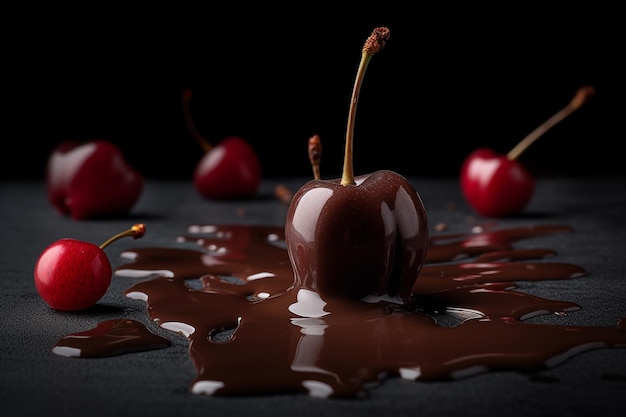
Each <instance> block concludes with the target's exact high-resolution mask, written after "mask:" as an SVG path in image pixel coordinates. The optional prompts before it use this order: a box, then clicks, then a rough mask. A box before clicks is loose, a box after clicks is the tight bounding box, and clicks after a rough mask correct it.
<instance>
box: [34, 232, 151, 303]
mask: <svg viewBox="0 0 626 417" xmlns="http://www.w3.org/2000/svg"><path fill="white" fill-rule="evenodd" d="M145 232H146V227H145V225H144V224H140V223H139V224H135V225H133V226H132V227H131V228H130V229H128V230H126V231H124V232H121V233H118V234H117V235H115V236H113V237H111V238H109V239H108V240H106V241H105V242H104V243H102V244H101V245H100V246H98V245H95V244H93V243H89V242H84V241H80V240H77V239H72V238H62V239H59V240H57V241H56V242H54V243H52V244H51V245H49V246H48V247H47V248H46V249H45V250H44V251H43V252H42V253H41V254H40V255H39V257H38V258H37V262H36V263H35V270H34V280H35V287H36V289H37V292H38V293H39V296H40V297H41V298H42V299H43V300H44V301H45V302H46V304H48V305H49V306H50V307H51V308H53V309H55V310H61V311H78V310H85V309H87V308H90V307H92V306H93V305H95V304H96V303H97V302H98V301H99V300H100V299H101V298H102V297H103V296H104V294H105V293H106V291H107V289H108V288H109V286H110V284H111V277H112V274H113V271H112V267H111V262H110V260H109V258H108V257H107V255H106V253H105V252H104V249H105V248H106V247H107V246H109V245H110V244H111V243H113V242H115V241H117V240H119V239H121V238H123V237H132V238H133V239H139V238H141V237H143V235H144V234H145Z"/></svg>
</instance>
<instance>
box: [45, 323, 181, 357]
mask: <svg viewBox="0 0 626 417" xmlns="http://www.w3.org/2000/svg"><path fill="white" fill-rule="evenodd" d="M171 344H172V343H171V342H170V341H169V340H167V339H165V338H163V337H161V336H159V335H156V334H154V333H152V332H151V331H150V330H148V328H146V327H145V326H144V325H143V324H141V323H139V322H138V321H136V320H129V319H116V320H106V321H103V322H101V323H100V324H98V325H97V326H96V327H94V328H93V329H90V330H87V331H84V332H78V333H72V334H70V335H67V336H65V337H63V338H61V339H60V340H59V341H57V343H56V344H55V345H54V348H53V349H52V352H54V353H56V354H57V355H60V356H69V357H76V358H100V357H104V356H116V355H121V354H123V353H129V352H139V351H144V350H151V349H162V348H166V347H169V346H171Z"/></svg>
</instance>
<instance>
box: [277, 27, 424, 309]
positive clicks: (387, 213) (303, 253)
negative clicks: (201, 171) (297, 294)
mask: <svg viewBox="0 0 626 417" xmlns="http://www.w3.org/2000/svg"><path fill="white" fill-rule="evenodd" d="M388 37H389V30H388V29H387V28H377V29H375V30H374V32H373V33H372V35H371V36H370V37H369V38H368V40H367V41H366V43H365V45H364V47H363V51H362V58H361V63H360V66H359V70H358V73H357V78H356V82H355V88H354V90H353V97H352V101H351V105H350V112H349V117H348V128H347V135H346V149H345V158H344V168H343V175H342V178H341V179H332V180H321V179H314V180H311V181H309V182H307V183H306V184H304V185H303V186H302V187H301V188H300V189H299V190H298V191H297V192H296V193H295V194H294V196H293V199H292V200H291V203H290V205H289V209H288V211H287V219H286V226H285V241H286V244H287V252H288V254H289V258H290V261H291V263H292V265H293V268H294V273H295V283H296V285H297V286H299V287H301V288H303V289H308V290H310V291H313V292H316V293H319V294H321V295H330V296H344V297H351V298H367V297H374V299H377V298H378V297H380V298H387V299H388V298H389V297H391V298H395V299H396V301H399V302H401V303H403V302H406V301H408V299H409V298H410V296H411V290H412V288H413V284H414V283H415V280H416V279H417V275H418V273H419V271H420V270H421V268H422V265H423V263H424V259H425V256H426V252H427V249H428V242H429V232H428V222H427V216H426V210H425V208H424V205H423V203H422V200H421V198H420V196H419V195H418V193H417V192H416V191H415V189H414V188H413V187H412V186H411V184H410V183H409V182H408V181H407V180H406V179H405V178H404V177H402V176H401V175H399V174H397V173H395V172H393V171H387V170H382V171H376V172H374V173H372V174H369V175H363V176H359V177H356V178H355V177H354V174H353V172H352V142H353V132H354V120H355V110H356V103H357V102H358V93H359V89H360V85H361V82H362V79H363V75H364V73H365V69H366V68H367V65H368V63H369V61H370V59H371V58H372V56H373V55H374V54H376V53H377V52H378V51H379V50H380V49H381V48H382V47H383V46H384V44H385V42H386V40H387V39H388Z"/></svg>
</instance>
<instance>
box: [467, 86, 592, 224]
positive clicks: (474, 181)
mask: <svg viewBox="0 0 626 417" xmlns="http://www.w3.org/2000/svg"><path fill="white" fill-rule="evenodd" d="M594 92H595V89H594V88H593V87H592V86H588V85H587V86H583V87H581V88H579V89H578V91H577V92H576V95H575V96H574V98H573V99H572V100H571V101H570V102H569V104H568V105H567V106H565V107H564V108H562V109H561V110H560V111H558V112H557V113H555V114H554V115H553V116H552V117H550V118H549V119H548V120H546V121H545V122H543V123H542V124H541V125H539V126H538V127H537V128H536V129H535V130H533V131H532V132H531V133H530V134H528V135H527V136H526V137H525V138H524V139H522V141H521V142H519V143H518V144H517V145H516V146H515V147H514V148H513V149H511V151H510V152H509V153H508V154H506V155H503V154H499V153H497V152H495V151H494V150H493V149H491V148H488V147H481V148H478V149H476V150H474V151H473V152H471V153H470V154H469V155H468V156H467V157H466V158H465V160H464V161H463V164H462V166H461V173H460V182H461V191H462V192H463V196H464V197H465V200H466V201H467V202H468V203H469V205H470V206H471V207H472V208H473V209H474V211H476V212H477V213H478V214H480V215H482V216H484V217H505V216H512V215H516V214H519V213H521V212H522V211H523V210H524V209H525V208H526V206H527V205H528V203H529V202H530V200H531V198H532V196H533V193H534V191H535V179H534V177H533V176H532V174H531V173H530V172H529V171H528V170H527V169H526V167H524V166H523V165H522V164H521V163H520V162H519V161H518V160H517V157H518V156H519V155H520V154H521V153H522V152H523V151H524V150H525V149H526V148H528V147H529V146H530V145H531V144H532V143H533V142H534V141H535V140H537V139H538V138H539V137H540V136H542V135H543V134H544V133H545V132H547V131H548V130H549V129H551V128H552V127H553V126H554V125H556V124H557V123H559V122H560V121H561V120H563V119H565V118H566V117H567V116H569V115H570V114H572V113H573V112H574V111H575V110H576V109H578V108H580V107H581V106H582V105H583V104H584V103H586V102H587V100H588V98H589V97H590V96H591V95H593V94H594Z"/></svg>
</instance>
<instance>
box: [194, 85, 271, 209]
mask: <svg viewBox="0 0 626 417" xmlns="http://www.w3.org/2000/svg"><path fill="white" fill-rule="evenodd" d="M190 101H191V91H190V90H185V91H184V92H183V100H182V104H183V117H184V119H185V124H186V126H187V128H188V130H189V132H190V133H191V135H192V136H193V137H194V139H196V141H197V142H198V143H199V144H200V146H201V147H202V148H203V149H204V152H205V154H204V156H203V157H202V159H201V160H200V162H199V163H198V165H197V166H196V169H195V171H194V175H193V182H194V186H195V187H196V189H197V190H198V191H199V192H200V194H202V195H203V196H204V197H206V198H209V199H221V200H225V199H237V198H245V197H250V196H253V195H254V194H256V192H257V191H258V189H259V186H260V184H261V163H260V161H259V158H258V156H257V154H256V153H255V151H254V149H252V146H250V144H249V143H248V142H247V141H246V140H245V139H243V138H241V137H239V136H229V137H226V138H225V139H223V140H222V141H221V142H220V143H219V144H217V145H216V146H213V145H212V144H211V143H209V142H208V141H207V140H206V139H205V138H204V136H202V134H200V132H199V131H198V129H197V128H196V125H195V123H194V121H193V119H192V117H191V112H190V109H189V102H190Z"/></svg>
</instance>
